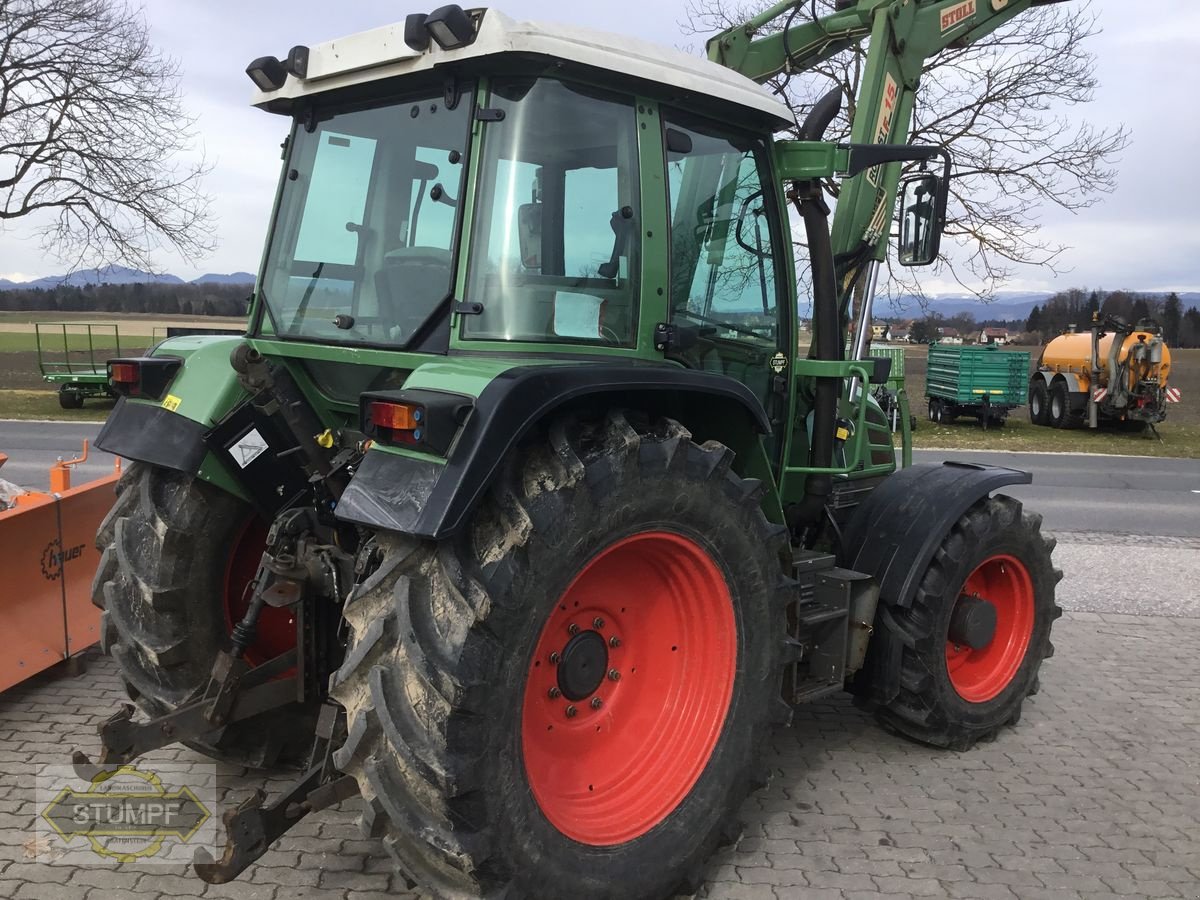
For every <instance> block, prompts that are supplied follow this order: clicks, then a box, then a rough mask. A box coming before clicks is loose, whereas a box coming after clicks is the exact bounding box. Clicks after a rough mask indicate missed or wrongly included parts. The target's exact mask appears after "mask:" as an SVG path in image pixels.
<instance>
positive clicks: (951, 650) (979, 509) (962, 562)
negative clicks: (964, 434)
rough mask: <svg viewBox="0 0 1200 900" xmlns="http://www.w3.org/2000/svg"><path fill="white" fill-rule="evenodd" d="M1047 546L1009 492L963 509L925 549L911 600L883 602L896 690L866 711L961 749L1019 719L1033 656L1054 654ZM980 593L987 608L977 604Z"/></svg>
mask: <svg viewBox="0 0 1200 900" xmlns="http://www.w3.org/2000/svg"><path fill="white" fill-rule="evenodd" d="M1054 544H1055V542H1054V539H1053V538H1046V537H1043V536H1042V533H1041V517H1040V516H1037V515H1033V514H1028V513H1025V512H1023V510H1022V507H1021V503H1020V502H1019V501H1017V500H1014V499H1013V498H1011V497H1005V496H996V497H992V498H984V499H982V500H980V501H979V502H977V503H976V504H975V505H974V506H972V507H971V508H970V509H969V510H967V512H966V513H965V514H964V515H963V516H962V518H960V519H959V520H958V522H956V523H955V525H954V526H953V528H951V530H950V533H949V534H947V535H946V537H945V539H944V540H943V541H942V544H941V547H940V548H939V549H938V551H937V552H936V553H935V554H934V557H933V560H932V562H930V564H929V567H928V568H927V569H926V570H925V574H924V576H923V577H922V579H921V583H920V586H919V587H918V588H917V593H916V596H915V597H914V598H913V601H912V604H911V605H910V606H908V607H895V606H890V607H887V608H886V609H885V610H884V614H885V616H886V619H887V627H888V629H889V630H892V631H895V632H897V633H898V635H899V645H900V647H901V669H900V691H899V693H898V694H897V696H896V697H894V698H893V699H892V700H891V701H890V702H889V703H886V704H884V705H882V706H880V707H878V708H877V711H876V712H877V715H878V717H879V719H880V720H881V721H882V722H883V724H884V725H886V726H888V727H890V728H893V729H894V730H896V731H898V732H900V733H902V734H904V735H906V736H908V737H911V738H914V739H915V740H918V741H921V742H923V743H926V744H932V745H934V746H937V747H949V748H951V749H954V750H966V749H969V748H970V747H971V746H972V745H974V744H975V742H976V741H979V740H985V739H990V738H991V737H993V736H994V735H995V734H996V732H998V731H999V730H1000V729H1001V728H1003V727H1004V726H1005V725H1009V724H1015V723H1016V722H1017V721H1018V720H1019V719H1020V716H1021V705H1022V704H1023V703H1024V701H1025V698H1026V697H1027V696H1028V695H1029V694H1032V693H1035V692H1036V690H1037V687H1038V672H1039V670H1040V669H1041V665H1042V661H1043V660H1045V659H1048V658H1049V657H1051V656H1053V654H1054V646H1053V644H1051V643H1050V629H1051V626H1052V625H1053V623H1054V621H1055V620H1056V619H1057V618H1058V617H1059V616H1061V615H1062V610H1061V609H1059V607H1058V605H1057V604H1056V603H1055V601H1054V588H1055V585H1056V584H1057V583H1058V581H1059V580H1060V579H1061V578H1062V573H1061V572H1059V571H1058V570H1056V569H1055V568H1054V566H1053V564H1052V562H1051V558H1050V556H1051V552H1052V551H1053V549H1054ZM980 600H982V601H985V605H990V606H991V607H992V612H990V613H989V611H988V610H986V609H980V608H979V607H980ZM980 614H982V615H983V620H982V623H981V620H980V618H979V616H980ZM992 615H994V621H992V623H991V629H990V638H989V637H988V632H989V629H988V627H987V626H988V621H987V620H988V617H989V616H992ZM981 628H982V631H981V630H980V629H981ZM976 645H978V646H976Z"/></svg>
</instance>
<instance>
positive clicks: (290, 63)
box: [246, 45, 308, 91]
mask: <svg viewBox="0 0 1200 900" xmlns="http://www.w3.org/2000/svg"><path fill="white" fill-rule="evenodd" d="M246 74H247V75H249V76H250V80H251V81H253V82H254V85H255V87H257V88H258V89H259V90H260V91H277V90H279V89H280V88H281V87H283V83H284V82H285V81H287V77H288V75H289V74H291V75H295V76H296V77H297V78H306V77H307V76H308V48H307V47H305V46H303V45H300V46H296V47H293V48H292V49H291V50H289V51H288V55H287V60H286V61H285V62H280V61H279V60H278V59H276V58H275V57H274V56H260V57H259V58H258V59H256V60H255V61H254V62H252V63H250V65H248V66H246Z"/></svg>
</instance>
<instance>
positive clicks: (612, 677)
mask: <svg viewBox="0 0 1200 900" xmlns="http://www.w3.org/2000/svg"><path fill="white" fill-rule="evenodd" d="M608 680H609V681H620V680H621V673H620V672H618V671H617V670H616V669H609V670H608Z"/></svg>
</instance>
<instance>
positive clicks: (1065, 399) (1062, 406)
mask: <svg viewBox="0 0 1200 900" xmlns="http://www.w3.org/2000/svg"><path fill="white" fill-rule="evenodd" d="M1050 424H1051V425H1052V426H1054V427H1055V428H1070V427H1071V426H1072V424H1073V423H1072V421H1071V394H1070V391H1068V390H1067V383H1066V382H1065V381H1056V382H1054V384H1052V385H1050Z"/></svg>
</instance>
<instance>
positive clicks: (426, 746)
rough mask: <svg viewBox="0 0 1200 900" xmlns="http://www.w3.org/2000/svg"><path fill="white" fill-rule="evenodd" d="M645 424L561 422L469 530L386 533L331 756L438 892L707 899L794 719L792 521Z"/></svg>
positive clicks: (353, 605) (616, 417)
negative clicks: (787, 636) (772, 518)
mask: <svg viewBox="0 0 1200 900" xmlns="http://www.w3.org/2000/svg"><path fill="white" fill-rule="evenodd" d="M630 419H633V420H635V421H636V417H635V416H634V414H630ZM630 419H627V418H626V417H625V416H624V415H622V414H619V413H618V414H611V415H610V416H609V418H608V420H607V421H606V422H605V423H603V424H602V425H601V424H599V423H596V424H581V423H578V422H575V421H566V422H560V423H558V424H557V425H555V426H554V427H552V428H551V429H550V433H549V439H548V440H547V441H542V442H538V443H535V444H534V445H532V446H530V447H528V448H526V449H525V450H524V451H523V452H522V453H521V454H519V456H517V457H515V458H514V459H512V460H510V461H509V464H508V465H507V466H506V472H505V474H504V475H503V476H502V477H501V479H500V481H499V483H498V485H497V486H496V487H495V488H494V489H493V491H492V493H491V495H490V496H489V498H488V499H487V500H486V501H485V502H484V504H483V505H482V507H481V508H480V509H479V510H478V511H477V512H476V514H475V516H474V519H473V521H472V523H471V524H470V525H469V526H468V527H467V528H465V529H464V532H463V533H462V534H461V535H459V536H457V537H455V538H451V539H449V540H447V541H443V542H441V543H438V544H433V543H429V542H418V541H415V540H412V539H408V538H403V537H399V536H389V535H379V536H378V537H377V538H376V539H375V544H374V551H373V553H372V559H373V566H374V569H373V573H372V574H370V575H369V576H368V577H367V578H366V579H365V580H364V581H363V582H362V583H361V584H360V585H359V586H358V587H357V588H356V589H355V591H354V594H353V595H352V600H351V602H350V603H349V604H348V606H347V609H346V617H347V619H348V620H349V621H350V623H351V626H352V634H353V638H352V642H351V649H350V650H349V652H348V654H347V657H346V661H345V663H344V665H343V666H342V669H341V670H340V671H339V672H338V674H337V675H336V676H335V678H334V682H333V694H334V696H335V697H336V698H337V699H339V700H340V701H341V702H342V703H343V704H344V705H345V707H346V709H347V715H348V723H349V736H348V738H347V741H346V744H345V745H344V746H343V747H342V748H341V749H340V750H339V751H338V753H337V755H336V756H335V762H336V764H337V765H338V766H339V768H341V769H342V770H343V771H345V772H348V773H350V774H352V775H354V777H355V778H356V780H357V781H358V783H359V787H360V789H361V791H362V793H363V796H364V800H365V804H366V813H365V817H364V826H365V829H366V830H367V831H369V832H370V831H380V832H382V833H383V834H384V835H385V838H384V843H385V846H386V847H387V848H388V849H389V851H390V852H391V853H392V855H393V856H394V857H395V859H396V861H397V864H398V866H399V868H400V870H401V872H402V873H403V874H404V875H405V876H406V877H407V878H408V879H410V880H412V881H415V882H420V883H421V884H422V885H423V886H424V887H425V888H426V889H428V890H431V891H432V892H433V893H434V894H436V895H438V896H444V897H465V896H483V897H510V896H520V897H526V896H537V897H560V896H561V897H567V896H569V897H572V898H602V897H604V898H607V897H622V898H657V897H665V896H669V895H671V894H672V893H673V892H691V891H692V890H694V889H695V888H696V887H697V886H698V883H699V873H700V872H701V871H702V866H703V863H704V860H705V858H706V857H707V856H708V855H709V853H710V852H711V851H712V850H713V848H714V846H715V845H716V844H717V843H718V841H719V840H720V839H721V838H722V837H723V836H725V837H728V838H732V837H734V836H735V835H736V831H734V830H733V829H732V827H731V826H732V820H733V816H734V814H735V813H736V810H737V808H738V806H739V805H740V803H741V801H742V800H743V799H744V798H745V796H746V794H747V793H748V791H749V790H750V788H751V784H752V776H753V775H754V772H753V769H752V767H753V766H754V764H755V759H756V757H757V755H758V751H759V749H760V746H761V744H762V743H763V741H764V739H765V736H766V733H767V728H768V724H769V720H770V718H771V715H772V712H773V711H777V710H779V709H781V708H782V709H783V710H784V711H785V712H786V707H783V705H782V701H781V700H780V699H779V690H780V668H779V667H780V657H779V648H780V646H781V635H782V634H783V633H784V632H783V629H784V624H785V623H784V613H783V608H784V604H785V602H786V599H787V593H786V587H785V586H784V582H783V579H782V577H781V572H782V571H783V566H782V562H781V557H780V553H781V551H783V549H784V547H785V546H786V537H785V532H784V530H783V529H782V528H779V527H775V526H772V525H770V524H769V523H768V522H767V521H766V519H765V518H764V517H763V514H762V512H761V510H760V508H759V499H758V498H759V496H760V488H759V487H758V484H757V482H753V481H746V480H743V479H740V478H738V477H736V476H735V475H733V474H732V473H731V472H730V471H729V463H730V460H731V458H732V454H731V453H730V452H729V450H727V449H726V448H725V447H722V446H720V445H718V444H715V443H707V444H704V445H695V444H693V443H692V442H691V439H690V436H689V435H688V433H687V432H686V431H685V430H684V429H683V428H682V427H681V426H679V425H678V424H677V423H674V422H671V421H669V420H660V421H659V422H657V423H653V424H651V423H649V422H642V423H640V424H637V425H636V426H634V425H631V424H630Z"/></svg>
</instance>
